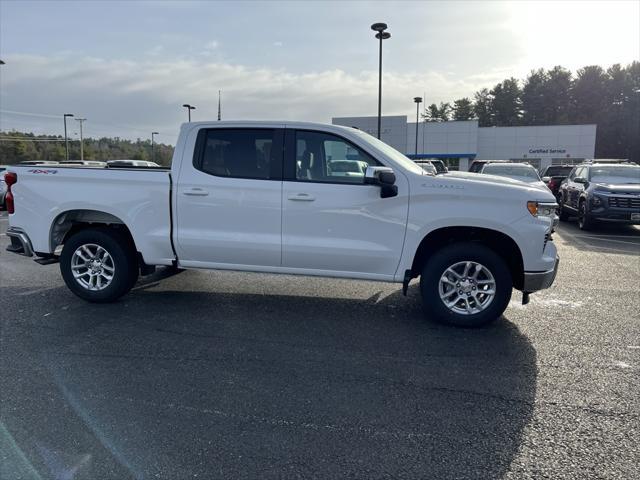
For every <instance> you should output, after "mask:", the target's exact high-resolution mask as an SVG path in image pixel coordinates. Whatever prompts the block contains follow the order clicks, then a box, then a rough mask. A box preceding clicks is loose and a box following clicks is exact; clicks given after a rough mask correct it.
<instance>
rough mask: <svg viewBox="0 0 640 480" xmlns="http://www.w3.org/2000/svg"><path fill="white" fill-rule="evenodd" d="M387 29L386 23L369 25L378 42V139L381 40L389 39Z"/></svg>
mask: <svg viewBox="0 0 640 480" xmlns="http://www.w3.org/2000/svg"><path fill="white" fill-rule="evenodd" d="M386 29H387V24H386V23H381V22H380V23H374V24H373V25H371V30H373V31H374V32H378V33H376V38H377V39H378V40H380V53H379V60H378V138H380V124H381V123H382V40H387V39H388V38H391V34H390V33H389V32H385V30H386Z"/></svg>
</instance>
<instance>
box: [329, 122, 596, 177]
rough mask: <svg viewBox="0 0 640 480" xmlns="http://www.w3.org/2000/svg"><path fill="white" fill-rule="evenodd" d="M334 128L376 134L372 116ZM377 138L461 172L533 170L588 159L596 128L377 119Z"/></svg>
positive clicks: (413, 154) (592, 150) (400, 149)
mask: <svg viewBox="0 0 640 480" xmlns="http://www.w3.org/2000/svg"><path fill="white" fill-rule="evenodd" d="M332 123H333V124H334V125H345V126H348V127H356V128H358V129H360V130H364V131H365V132H367V133H370V134H371V135H374V136H375V135H376V134H377V131H378V117H334V118H333V119H332ZM381 123H382V125H381V134H380V138H381V140H382V141H384V142H385V143H387V144H389V145H391V146H392V147H394V148H395V149H396V150H399V151H400V152H402V153H404V154H406V155H407V156H408V157H410V158H440V159H443V160H444V161H445V162H446V163H447V164H448V165H449V166H450V167H452V168H454V169H455V168H456V167H457V168H459V169H460V170H462V171H466V170H468V168H469V164H470V163H471V162H472V161H473V160H475V159H478V160H512V161H519V162H523V161H525V162H529V163H531V165H533V166H534V167H536V168H543V167H546V166H547V165H557V164H563V163H564V164H566V163H568V164H575V163H580V162H581V161H583V160H584V159H589V158H594V154H595V145H596V125H545V126H536V127H478V121H477V120H469V121H463V122H420V123H418V130H417V137H418V148H417V154H416V123H415V122H414V123H410V122H407V116H406V115H398V116H387V117H382V122H381Z"/></svg>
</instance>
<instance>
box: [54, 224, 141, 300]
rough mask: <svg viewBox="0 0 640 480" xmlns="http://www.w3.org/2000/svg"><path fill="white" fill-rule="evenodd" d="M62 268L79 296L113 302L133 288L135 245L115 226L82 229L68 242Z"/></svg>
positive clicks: (62, 256) (70, 286)
mask: <svg viewBox="0 0 640 480" xmlns="http://www.w3.org/2000/svg"><path fill="white" fill-rule="evenodd" d="M60 272H61V273H62V278H63V279H64V281H65V283H66V284H67V287H69V289H70V290H71V291H72V292H73V293H75V294H76V295H77V296H78V297H80V298H82V299H84V300H87V301H89V302H97V303H105V302H112V301H114V300H116V299H118V298H120V297H121V296H122V295H124V294H125V293H127V292H128V291H129V290H131V288H132V287H133V285H135V282H136V280H137V279H138V264H137V260H136V255H135V248H134V246H133V245H132V243H131V241H130V240H129V238H127V237H126V236H125V235H123V234H122V233H120V232H118V231H116V230H113V229H110V228H95V229H94V228H91V229H86V230H81V231H79V232H77V233H75V234H74V235H72V236H71V237H70V238H69V239H67V241H66V242H65V244H64V247H63V249H62V254H61V255H60Z"/></svg>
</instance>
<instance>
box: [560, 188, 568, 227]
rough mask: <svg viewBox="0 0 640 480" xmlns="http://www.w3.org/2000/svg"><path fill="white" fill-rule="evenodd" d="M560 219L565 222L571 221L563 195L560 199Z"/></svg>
mask: <svg viewBox="0 0 640 480" xmlns="http://www.w3.org/2000/svg"><path fill="white" fill-rule="evenodd" d="M558 217H560V220H561V221H563V222H566V221H567V220H569V214H568V213H567V211H566V210H565V208H564V198H563V196H562V195H560V196H559V197H558Z"/></svg>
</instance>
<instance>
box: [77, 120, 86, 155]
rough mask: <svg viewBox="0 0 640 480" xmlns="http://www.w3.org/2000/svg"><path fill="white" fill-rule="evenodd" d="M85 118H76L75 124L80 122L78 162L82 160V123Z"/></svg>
mask: <svg viewBox="0 0 640 480" xmlns="http://www.w3.org/2000/svg"><path fill="white" fill-rule="evenodd" d="M85 120H86V118H76V119H75V121H76V122H80V160H84V141H83V137H82V122H84V121H85Z"/></svg>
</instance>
